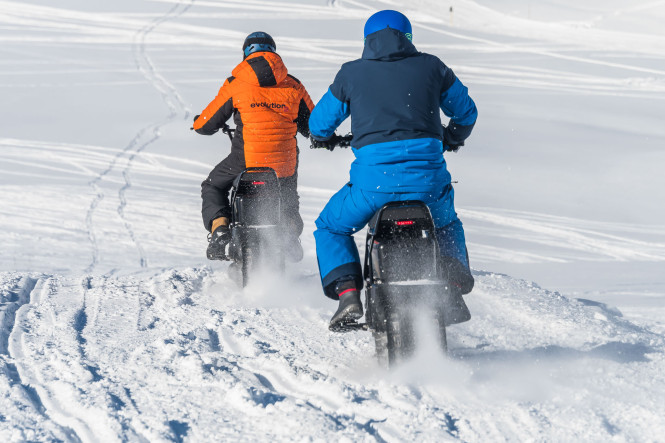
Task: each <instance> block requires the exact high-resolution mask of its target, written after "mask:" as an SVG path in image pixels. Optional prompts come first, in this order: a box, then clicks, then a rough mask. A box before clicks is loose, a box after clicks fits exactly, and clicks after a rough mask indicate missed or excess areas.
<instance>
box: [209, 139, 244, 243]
mask: <svg viewBox="0 0 665 443" xmlns="http://www.w3.org/2000/svg"><path fill="white" fill-rule="evenodd" d="M244 169H245V159H244V157H243V156H242V152H241V153H236V152H231V154H229V156H228V157H226V158H225V159H224V160H222V161H221V162H220V163H219V164H218V165H217V166H215V168H214V169H213V170H212V171H210V174H209V175H208V178H206V179H205V180H204V181H203V183H201V199H202V205H201V216H202V218H203V225H204V226H205V228H206V230H208V231H211V229H212V223H213V221H214V220H215V219H217V218H220V217H227V218H229V219H230V218H231V206H230V204H229V190H230V189H231V185H232V184H233V180H234V179H235V178H236V176H237V175H238V174H240V173H241V172H242V171H243V170H244Z"/></svg>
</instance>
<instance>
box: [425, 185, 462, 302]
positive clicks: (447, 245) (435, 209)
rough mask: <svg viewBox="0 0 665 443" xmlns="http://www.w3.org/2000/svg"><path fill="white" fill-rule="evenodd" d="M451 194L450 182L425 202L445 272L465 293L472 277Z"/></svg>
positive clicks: (453, 192) (460, 223)
mask: <svg viewBox="0 0 665 443" xmlns="http://www.w3.org/2000/svg"><path fill="white" fill-rule="evenodd" d="M454 196H455V191H454V190H453V187H452V185H448V186H446V187H445V188H444V190H443V192H442V194H441V196H439V198H438V199H436V200H435V201H433V202H432V203H428V202H426V203H427V206H429V208H430V211H431V213H432V217H433V218H434V225H435V226H436V238H437V241H438V242H439V251H440V253H441V258H442V263H443V266H444V271H445V272H446V276H447V278H448V279H449V280H450V282H451V283H452V284H453V285H456V286H458V287H459V288H460V289H461V290H462V293H463V294H466V293H468V292H471V289H472V288H473V284H474V281H473V276H472V275H471V268H470V266H469V254H468V252H467V249H466V239H465V236H464V228H463V226H462V222H461V221H460V219H459V218H458V217H457V213H456V212H455V203H454Z"/></svg>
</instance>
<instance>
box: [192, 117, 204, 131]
mask: <svg viewBox="0 0 665 443" xmlns="http://www.w3.org/2000/svg"><path fill="white" fill-rule="evenodd" d="M199 117H201V114H196V115H195V116H194V121H196V119H197V118H199ZM189 130H190V131H193V130H194V126H192V127H191V128H189Z"/></svg>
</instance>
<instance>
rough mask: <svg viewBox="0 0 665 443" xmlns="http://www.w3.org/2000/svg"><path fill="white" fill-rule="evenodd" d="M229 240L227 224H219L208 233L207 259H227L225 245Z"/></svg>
mask: <svg viewBox="0 0 665 443" xmlns="http://www.w3.org/2000/svg"><path fill="white" fill-rule="evenodd" d="M230 241H231V230H230V229H229V227H228V226H219V227H218V228H217V229H215V230H214V231H213V232H212V234H209V235H208V249H207V251H206V256H207V257H208V260H228V259H229V257H228V256H227V255H226V245H227V244H228V243H229V242H230Z"/></svg>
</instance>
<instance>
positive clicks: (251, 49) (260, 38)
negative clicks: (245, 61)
mask: <svg viewBox="0 0 665 443" xmlns="http://www.w3.org/2000/svg"><path fill="white" fill-rule="evenodd" d="M276 50H277V45H276V44H275V40H273V39H272V37H271V36H270V34H268V33H267V32H252V33H251V34H249V35H248V36H247V38H246V39H245V43H243V44H242V53H243V58H245V57H247V56H248V55H249V54H253V53H255V52H259V51H267V52H275V51H276Z"/></svg>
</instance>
